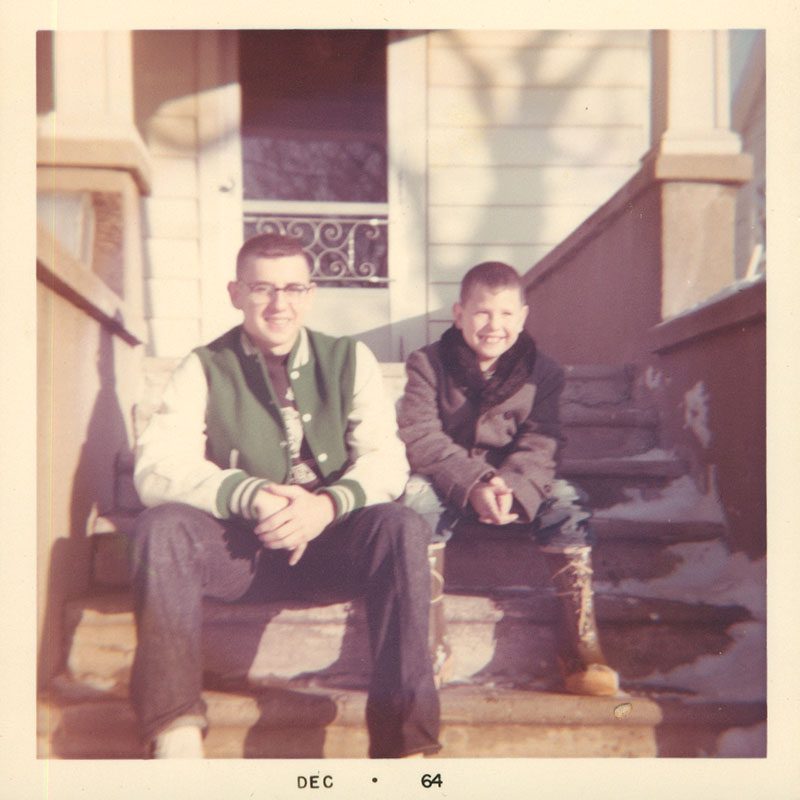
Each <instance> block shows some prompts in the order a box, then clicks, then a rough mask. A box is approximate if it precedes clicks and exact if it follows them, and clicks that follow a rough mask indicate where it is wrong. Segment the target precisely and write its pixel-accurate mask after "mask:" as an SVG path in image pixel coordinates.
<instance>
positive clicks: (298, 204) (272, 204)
mask: <svg viewBox="0 0 800 800" xmlns="http://www.w3.org/2000/svg"><path fill="white" fill-rule="evenodd" d="M242 205H243V208H244V212H245V213H248V212H250V213H254V214H298V215H300V216H303V215H307V214H324V215H325V216H326V217H327V216H331V215H336V214H341V215H343V216H349V215H351V214H354V215H358V216H375V217H384V216H386V215H387V214H388V213H389V204H388V203H337V202H330V203H329V202H327V201H326V202H324V203H321V202H316V201H313V200H243V201H242Z"/></svg>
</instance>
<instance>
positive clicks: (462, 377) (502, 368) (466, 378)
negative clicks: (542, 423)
mask: <svg viewBox="0 0 800 800" xmlns="http://www.w3.org/2000/svg"><path fill="white" fill-rule="evenodd" d="M440 348H441V349H440V353H441V357H442V363H443V364H444V368H445V370H446V371H447V372H448V374H449V375H450V376H451V377H452V378H453V380H454V381H455V382H456V383H457V385H458V386H460V387H462V388H463V389H464V391H465V394H466V395H467V398H468V399H469V400H470V401H471V402H473V403H474V404H475V405H476V406H477V407H478V409H479V411H480V413H483V412H484V411H486V410H487V409H489V408H492V407H493V406H496V405H499V404H500V403H502V402H503V401H504V400H507V399H508V398H509V397H511V395H513V394H514V393H515V392H517V391H518V390H519V389H520V388H521V387H522V386H523V385H524V384H525V382H526V381H527V380H528V378H529V377H530V374H531V372H532V371H533V365H534V364H535V363H536V345H535V344H534V341H533V339H531V337H530V336H529V335H528V334H527V333H526V332H525V331H522V333H520V335H519V338H518V339H517V341H516V342H514V344H513V345H512V346H511V347H510V348H509V349H508V350H506V352H505V353H503V355H501V356H500V358H498V359H497V361H496V362H495V364H494V373H493V374H492V376H491V377H490V378H489V379H488V380H487V379H486V378H485V377H484V376H483V373H482V372H481V370H480V367H479V366H478V356H477V355H476V353H475V351H474V350H473V349H472V348H471V347H470V346H469V345H468V344H467V343H466V342H465V341H464V336H463V334H462V333H461V331H460V330H459V329H458V328H456V326H455V325H452V326H451V327H449V328H448V329H447V330H446V331H445V332H444V333H443V334H442V338H441V342H440Z"/></svg>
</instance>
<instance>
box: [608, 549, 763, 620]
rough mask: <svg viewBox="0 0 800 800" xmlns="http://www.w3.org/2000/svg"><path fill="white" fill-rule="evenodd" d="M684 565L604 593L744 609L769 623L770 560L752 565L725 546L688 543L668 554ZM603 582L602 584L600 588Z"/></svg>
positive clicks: (751, 562)
mask: <svg viewBox="0 0 800 800" xmlns="http://www.w3.org/2000/svg"><path fill="white" fill-rule="evenodd" d="M666 552H667V553H669V554H674V555H676V556H677V557H678V558H679V559H680V561H679V563H678V565H677V566H676V568H675V569H674V570H673V571H672V572H671V573H670V574H669V575H665V576H663V577H661V578H651V579H649V580H647V581H639V580H636V579H633V578H626V579H625V580H622V581H620V582H619V583H618V584H616V585H615V586H611V585H608V586H606V585H605V582H602V584H603V589H604V590H605V591H608V592H612V593H614V594H627V595H638V596H639V597H651V598H660V599H668V600H680V601H682V602H685V603H712V604H716V605H740V606H744V607H745V608H746V609H747V610H748V611H749V612H750V614H751V615H752V616H753V618H754V619H757V620H765V619H766V569H767V568H766V559H765V558H761V559H759V560H758V561H751V560H750V559H749V558H748V557H747V556H746V555H744V554H743V553H734V554H731V553H730V551H729V550H728V548H727V547H725V545H724V544H722V542H719V541H712V542H685V543H682V544H676V545H673V546H672V547H669V548H667V550H666ZM599 585H600V582H598V586H599Z"/></svg>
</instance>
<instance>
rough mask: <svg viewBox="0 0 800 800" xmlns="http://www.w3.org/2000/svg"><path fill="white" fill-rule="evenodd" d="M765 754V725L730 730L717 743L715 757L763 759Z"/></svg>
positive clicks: (764, 723)
mask: <svg viewBox="0 0 800 800" xmlns="http://www.w3.org/2000/svg"><path fill="white" fill-rule="evenodd" d="M766 754H767V723H766V722H761V723H759V724H758V725H753V726H752V727H751V728H731V729H730V730H728V731H725V733H723V734H722V736H720V737H719V741H718V742H717V752H716V755H717V756H722V757H723V758H763V757H764V756H766Z"/></svg>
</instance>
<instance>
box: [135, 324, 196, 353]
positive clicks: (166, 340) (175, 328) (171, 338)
mask: <svg viewBox="0 0 800 800" xmlns="http://www.w3.org/2000/svg"><path fill="white" fill-rule="evenodd" d="M148 327H149V330H150V347H151V350H152V352H153V353H156V354H158V355H159V356H161V357H163V358H181V357H183V356H185V355H186V354H187V353H188V352H189V351H190V350H192V348H194V347H197V345H198V343H199V341H200V321H199V320H198V319H197V318H196V317H195V318H194V319H151V320H150V321H149V323H148Z"/></svg>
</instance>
